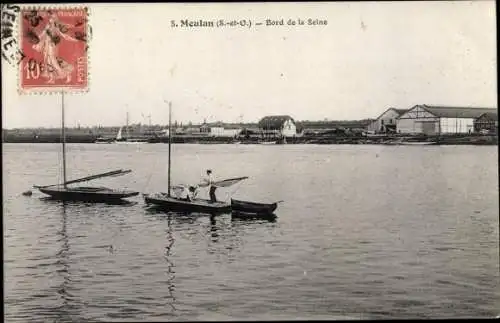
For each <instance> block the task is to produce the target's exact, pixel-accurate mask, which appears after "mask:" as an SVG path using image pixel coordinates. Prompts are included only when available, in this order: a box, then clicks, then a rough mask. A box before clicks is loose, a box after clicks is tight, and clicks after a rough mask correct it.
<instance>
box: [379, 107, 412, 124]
mask: <svg viewBox="0 0 500 323" xmlns="http://www.w3.org/2000/svg"><path fill="white" fill-rule="evenodd" d="M389 110H394V111H396V113H397V114H398V116H401V115H402V114H403V113H405V112H406V111H408V109H396V108H389V109H387V110H385V111H384V112H382V113H381V114H380V115H379V116H378V117H377V119H375V120H373V121H377V120H378V119H380V117H381V116H383V115H384V114H385V113H386V112H387V111H389Z"/></svg>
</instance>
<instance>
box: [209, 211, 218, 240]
mask: <svg viewBox="0 0 500 323" xmlns="http://www.w3.org/2000/svg"><path fill="white" fill-rule="evenodd" d="M210 235H211V237H212V242H217V241H218V240H219V234H218V233H217V221H216V219H215V216H214V215H212V216H210Z"/></svg>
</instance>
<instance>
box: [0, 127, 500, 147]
mask: <svg viewBox="0 0 500 323" xmlns="http://www.w3.org/2000/svg"><path fill="white" fill-rule="evenodd" d="M81 130H82V129H68V130H67V131H66V142H67V143H94V142H95V141H96V140H97V139H98V138H103V136H102V135H96V134H95V133H92V132H90V133H89V132H88V131H87V132H86V133H85V131H81ZM106 138H109V139H110V140H112V139H113V136H106ZM131 138H135V139H143V140H145V141H147V142H148V143H150V144H153V143H168V135H166V136H156V135H154V136H153V135H144V134H142V135H139V134H137V135H132V136H131ZM60 140H61V137H60V133H59V130H58V129H50V130H49V131H40V130H34V129H26V130H23V131H20V130H19V129H14V130H5V129H4V130H3V132H2V142H3V143H60ZM274 141H275V142H276V144H285V143H286V144H351V145H352V144H385V145H404V144H433V145H498V136H497V135H496V134H487V135H485V134H478V133H472V134H443V135H440V136H438V135H408V134H375V135H373V134H372V135H370V134H366V133H359V132H344V133H338V132H337V133H323V134H321V133H319V134H301V135H297V136H295V137H286V138H285V139H283V138H275V137H263V136H261V135H251V136H248V135H246V136H243V135H239V136H234V137H222V136H213V135H208V134H205V135H200V134H196V135H192V134H175V135H174V137H173V138H172V142H173V143H176V144H181V143H185V144H236V143H239V144H261V143H269V142H271V143H272V142H274ZM110 144H112V143H110Z"/></svg>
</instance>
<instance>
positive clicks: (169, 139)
mask: <svg viewBox="0 0 500 323" xmlns="http://www.w3.org/2000/svg"><path fill="white" fill-rule="evenodd" d="M171 147H172V102H170V101H169V102H168V191H167V192H168V193H167V196H168V197H170V153H171V150H172V148H171Z"/></svg>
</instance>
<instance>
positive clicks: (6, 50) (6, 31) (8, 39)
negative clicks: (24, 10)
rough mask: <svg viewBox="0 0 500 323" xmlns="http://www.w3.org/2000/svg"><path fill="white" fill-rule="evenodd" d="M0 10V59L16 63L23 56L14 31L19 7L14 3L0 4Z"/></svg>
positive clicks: (19, 61)
mask: <svg viewBox="0 0 500 323" xmlns="http://www.w3.org/2000/svg"><path fill="white" fill-rule="evenodd" d="M0 12H1V14H0V15H1V30H0V34H1V53H2V59H4V60H5V61H6V62H7V63H9V64H11V65H18V64H19V63H21V61H22V60H23V59H24V57H25V55H24V53H23V51H22V50H21V48H20V44H19V41H18V39H17V38H16V32H15V28H16V26H17V24H18V20H19V16H20V12H21V7H20V6H18V5H14V4H2V7H1V10H0Z"/></svg>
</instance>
